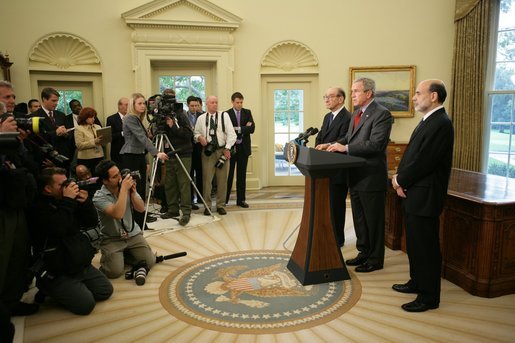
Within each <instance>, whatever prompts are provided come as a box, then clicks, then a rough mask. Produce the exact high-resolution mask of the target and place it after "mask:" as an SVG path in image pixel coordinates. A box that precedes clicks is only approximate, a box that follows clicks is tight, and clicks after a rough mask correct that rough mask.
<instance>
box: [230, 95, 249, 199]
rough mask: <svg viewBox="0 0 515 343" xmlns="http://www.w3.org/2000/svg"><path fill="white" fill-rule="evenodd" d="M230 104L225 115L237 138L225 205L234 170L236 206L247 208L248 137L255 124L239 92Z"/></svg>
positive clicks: (232, 97)
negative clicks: (244, 106) (227, 115)
mask: <svg viewBox="0 0 515 343" xmlns="http://www.w3.org/2000/svg"><path fill="white" fill-rule="evenodd" d="M231 102H232V108H231V109H229V110H227V113H228V114H229V117H230V118H231V122H232V125H233V126H234V130H235V131H236V136H237V138H236V144H235V148H236V154H234V156H232V157H231V165H230V166H229V176H228V178H227V196H226V198H225V203H228V202H229V197H230V195H231V188H232V180H233V178H234V169H235V168H236V205H238V206H240V207H243V208H248V207H249V204H247V203H246V202H245V193H246V192H245V190H246V183H247V163H248V160H249V156H250V155H251V154H252V148H251V144H250V135H251V134H252V133H254V130H255V129H256V124H255V123H254V119H253V118H252V112H251V111H250V110H249V109H246V108H243V95H242V94H241V93H240V92H236V93H234V94H233V95H232V96H231Z"/></svg>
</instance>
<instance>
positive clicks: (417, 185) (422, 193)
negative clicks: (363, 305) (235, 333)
mask: <svg viewBox="0 0 515 343" xmlns="http://www.w3.org/2000/svg"><path fill="white" fill-rule="evenodd" d="M446 97H447V91H446V90H445V85H444V83H443V82H442V81H440V80H425V81H422V82H420V83H419V85H418V86H417V89H416V91H415V96H413V103H414V105H415V110H417V111H418V112H420V113H421V114H422V115H423V118H422V120H421V121H420V123H419V124H418V125H417V127H416V128H415V130H414V131H413V133H412V134H411V138H410V140H409V143H408V147H407V148H406V151H405V152H404V156H403V157H402V160H401V162H400V164H399V168H398V171H397V174H396V175H394V176H393V179H392V185H393V188H394V189H395V190H396V192H397V195H398V196H399V197H401V198H402V199H403V202H404V215H405V220H406V249H407V252H408V258H409V265H410V280H409V281H408V282H407V283H405V284H395V285H393V286H392V288H393V289H394V290H395V291H397V292H401V293H414V294H417V298H416V299H415V300H414V301H412V302H409V303H406V304H404V305H402V309H403V310H405V311H408V312H423V311H427V310H430V309H435V308H438V306H439V303H440V273H441V265H442V256H441V254H440V240H439V232H440V229H439V224H440V221H439V216H440V213H441V212H442V209H443V204H444V201H445V198H446V196H447V186H448V184H449V176H450V174H451V165H452V151H453V145H454V129H453V127H452V122H451V120H450V119H449V117H448V115H447V113H446V111H445V108H444V107H443V103H444V101H445V98H446Z"/></svg>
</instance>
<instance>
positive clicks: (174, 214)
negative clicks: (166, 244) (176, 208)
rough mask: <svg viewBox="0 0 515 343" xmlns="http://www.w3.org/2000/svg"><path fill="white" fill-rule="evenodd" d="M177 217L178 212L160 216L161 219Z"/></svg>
mask: <svg viewBox="0 0 515 343" xmlns="http://www.w3.org/2000/svg"><path fill="white" fill-rule="evenodd" d="M179 216H180V214H179V212H177V213H168V212H167V213H165V214H162V215H161V219H170V218H176V217H179Z"/></svg>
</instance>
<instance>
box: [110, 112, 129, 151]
mask: <svg viewBox="0 0 515 343" xmlns="http://www.w3.org/2000/svg"><path fill="white" fill-rule="evenodd" d="M106 126H111V135H112V138H113V140H112V141H111V158H113V155H118V156H119V155H120V150H121V149H122V146H123V144H124V143H125V139H124V138H123V135H122V132H123V122H122V118H120V114H118V112H116V113H115V114H112V115H110V116H109V117H107V121H106Z"/></svg>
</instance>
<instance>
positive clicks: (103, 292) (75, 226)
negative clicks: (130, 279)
mask: <svg viewBox="0 0 515 343" xmlns="http://www.w3.org/2000/svg"><path fill="white" fill-rule="evenodd" d="M68 182H69V181H68ZM68 182H67V178H66V170H64V169H62V168H55V167H52V168H45V169H43V171H42V172H41V174H40V177H39V187H40V194H39V197H38V198H37V200H36V202H35V204H34V207H33V209H32V211H31V212H29V213H31V215H30V216H29V217H28V219H29V223H30V225H29V228H30V233H31V241H32V245H33V247H34V252H35V253H36V254H38V255H37V256H39V257H40V259H39V260H38V261H37V262H36V266H37V265H39V266H41V268H37V270H35V272H36V286H37V287H38V288H39V289H40V290H41V291H42V292H43V293H44V294H46V295H48V296H50V297H51V298H53V299H54V300H55V301H57V302H58V303H59V304H61V305H62V306H63V307H64V308H66V309H67V310H69V311H71V312H73V313H75V314H80V315H86V314H89V313H90V312H91V311H93V309H94V308H95V305H96V302H97V301H99V300H106V299H108V298H109V297H110V296H111V294H113V286H112V285H111V282H109V280H108V279H107V278H106V277H105V275H104V274H102V273H101V272H100V271H99V270H98V269H96V268H95V267H93V266H92V265H91V260H92V259H93V256H94V253H95V251H94V249H93V247H92V246H91V244H90V242H89V240H88V239H87V237H86V236H85V235H84V234H83V233H82V232H81V230H80V228H81V227H94V226H95V225H97V222H98V216H97V213H96V211H95V207H94V206H93V204H92V202H91V200H90V199H88V192H87V191H85V190H79V187H78V186H77V184H75V182H69V183H68ZM33 268H34V267H33ZM34 269H36V268H34Z"/></svg>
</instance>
